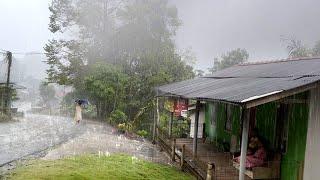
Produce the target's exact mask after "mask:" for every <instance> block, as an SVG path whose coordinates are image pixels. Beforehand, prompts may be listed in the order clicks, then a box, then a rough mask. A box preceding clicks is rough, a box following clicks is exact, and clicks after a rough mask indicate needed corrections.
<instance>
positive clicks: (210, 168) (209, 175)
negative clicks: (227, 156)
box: [206, 162, 215, 180]
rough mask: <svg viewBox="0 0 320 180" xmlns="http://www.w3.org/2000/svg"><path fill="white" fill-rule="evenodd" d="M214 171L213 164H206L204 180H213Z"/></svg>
mask: <svg viewBox="0 0 320 180" xmlns="http://www.w3.org/2000/svg"><path fill="white" fill-rule="evenodd" d="M214 171H215V166H214V163H212V162H208V168H207V178H206V180H213V175H214V174H213V173H214Z"/></svg>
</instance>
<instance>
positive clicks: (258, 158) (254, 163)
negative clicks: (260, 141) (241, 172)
mask: <svg viewBox="0 0 320 180" xmlns="http://www.w3.org/2000/svg"><path fill="white" fill-rule="evenodd" d="M266 158H267V152H266V150H265V149H264V148H263V147H261V148H259V149H258V150H257V151H256V152H255V153H254V154H253V155H249V156H248V155H247V157H246V168H253V167H258V166H262V165H263V164H264V161H265V160H266ZM235 161H236V162H238V163H240V156H239V157H236V158H235Z"/></svg>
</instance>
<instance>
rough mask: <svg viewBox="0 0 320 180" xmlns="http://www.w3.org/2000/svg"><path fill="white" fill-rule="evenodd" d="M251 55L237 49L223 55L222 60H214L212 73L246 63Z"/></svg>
mask: <svg viewBox="0 0 320 180" xmlns="http://www.w3.org/2000/svg"><path fill="white" fill-rule="evenodd" d="M248 58H249V53H248V52H247V51H246V50H245V49H240V48H238V49H235V50H232V51H229V52H227V53H226V54H223V55H222V56H221V58H214V65H213V67H212V68H209V71H210V72H211V73H213V72H215V71H217V70H221V69H224V68H227V67H230V66H233V65H236V64H240V63H244V62H246V61H247V60H248Z"/></svg>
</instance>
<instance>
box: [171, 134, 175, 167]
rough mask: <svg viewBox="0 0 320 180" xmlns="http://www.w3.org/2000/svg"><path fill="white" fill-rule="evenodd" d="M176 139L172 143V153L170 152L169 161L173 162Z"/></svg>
mask: <svg viewBox="0 0 320 180" xmlns="http://www.w3.org/2000/svg"><path fill="white" fill-rule="evenodd" d="M175 156H176V139H173V141H172V151H171V161H172V162H174V161H175V160H176V158H175Z"/></svg>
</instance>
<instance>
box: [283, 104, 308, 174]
mask: <svg viewBox="0 0 320 180" xmlns="http://www.w3.org/2000/svg"><path fill="white" fill-rule="evenodd" d="M289 113H290V114H289V133H288V148H287V152H286V153H285V154H284V155H283V156H282V162H281V179H283V180H295V179H298V174H299V168H303V162H304V157H305V156H304V155H305V149H306V140H307V130H308V113H309V109H308V106H307V105H306V104H295V105H293V106H292V107H291V108H290V112H289ZM302 170H303V169H300V173H301V172H302Z"/></svg>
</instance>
